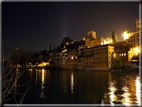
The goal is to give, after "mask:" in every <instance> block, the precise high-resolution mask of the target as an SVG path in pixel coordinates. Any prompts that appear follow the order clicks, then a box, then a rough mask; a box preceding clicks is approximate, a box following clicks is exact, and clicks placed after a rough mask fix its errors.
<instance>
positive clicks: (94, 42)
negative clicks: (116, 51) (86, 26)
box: [85, 31, 112, 48]
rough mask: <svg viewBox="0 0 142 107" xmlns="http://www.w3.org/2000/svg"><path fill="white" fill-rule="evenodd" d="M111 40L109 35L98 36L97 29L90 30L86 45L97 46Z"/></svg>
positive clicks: (89, 46)
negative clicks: (104, 36) (105, 36)
mask: <svg viewBox="0 0 142 107" xmlns="http://www.w3.org/2000/svg"><path fill="white" fill-rule="evenodd" d="M111 42H112V40H111V39H110V38H109V37H107V38H103V37H100V38H97V37H96V32H95V31H89V32H88V36H87V38H86V40H85V46H86V47H88V48H91V47H95V46H100V45H105V44H109V43H111Z"/></svg>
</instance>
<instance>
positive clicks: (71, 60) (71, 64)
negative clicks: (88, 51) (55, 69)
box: [66, 50, 78, 70]
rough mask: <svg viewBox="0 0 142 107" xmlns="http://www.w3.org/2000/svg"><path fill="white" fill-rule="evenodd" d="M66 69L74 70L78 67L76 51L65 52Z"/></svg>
mask: <svg viewBox="0 0 142 107" xmlns="http://www.w3.org/2000/svg"><path fill="white" fill-rule="evenodd" d="M66 64H67V65H66V69H72V70H76V69H78V51H77V50H70V51H69V52H68V53H67V60H66Z"/></svg>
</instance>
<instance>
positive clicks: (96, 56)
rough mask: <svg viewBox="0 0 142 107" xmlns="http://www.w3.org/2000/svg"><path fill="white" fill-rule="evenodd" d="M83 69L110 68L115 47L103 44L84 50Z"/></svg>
mask: <svg viewBox="0 0 142 107" xmlns="http://www.w3.org/2000/svg"><path fill="white" fill-rule="evenodd" d="M82 52H83V60H82V61H83V69H85V70H109V69H110V68H111V66H112V65H111V62H112V55H113V52H114V47H113V46H109V45H101V46H96V47H93V48H87V49H84V50H82Z"/></svg>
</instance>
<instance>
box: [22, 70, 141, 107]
mask: <svg viewBox="0 0 142 107" xmlns="http://www.w3.org/2000/svg"><path fill="white" fill-rule="evenodd" d="M28 72H29V73H28ZM28 72H27V74H26V77H27V79H29V80H30V82H31V84H32V86H33V88H32V90H31V92H32V93H33V94H32V96H31V97H29V99H27V100H26V101H27V102H28V101H29V100H31V99H33V100H34V101H29V102H28V103H31V102H32V103H37V101H39V103H40V100H39V97H40V98H41V102H42V100H43V99H46V100H45V101H46V102H44V103H48V104H49V103H50V104H72V103H73V104H102V105H105V104H110V105H111V106H115V104H123V105H126V106H127V105H128V106H131V105H132V104H139V105H140V104H141V96H140V93H141V92H140V86H141V83H140V77H139V76H138V74H136V75H133V73H130V74H123V73H115V72H107V71H105V72H104V71H89V72H86V71H51V70H45V69H29V70H28ZM34 85H35V86H34ZM34 90H35V91H34ZM35 98H36V99H38V100H35ZM27 102H25V103H27ZM42 103H43V102H42Z"/></svg>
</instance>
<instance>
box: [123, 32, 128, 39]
mask: <svg viewBox="0 0 142 107" xmlns="http://www.w3.org/2000/svg"><path fill="white" fill-rule="evenodd" d="M123 36H124V40H126V39H128V38H129V34H128V32H127V31H125V32H124V34H123Z"/></svg>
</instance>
